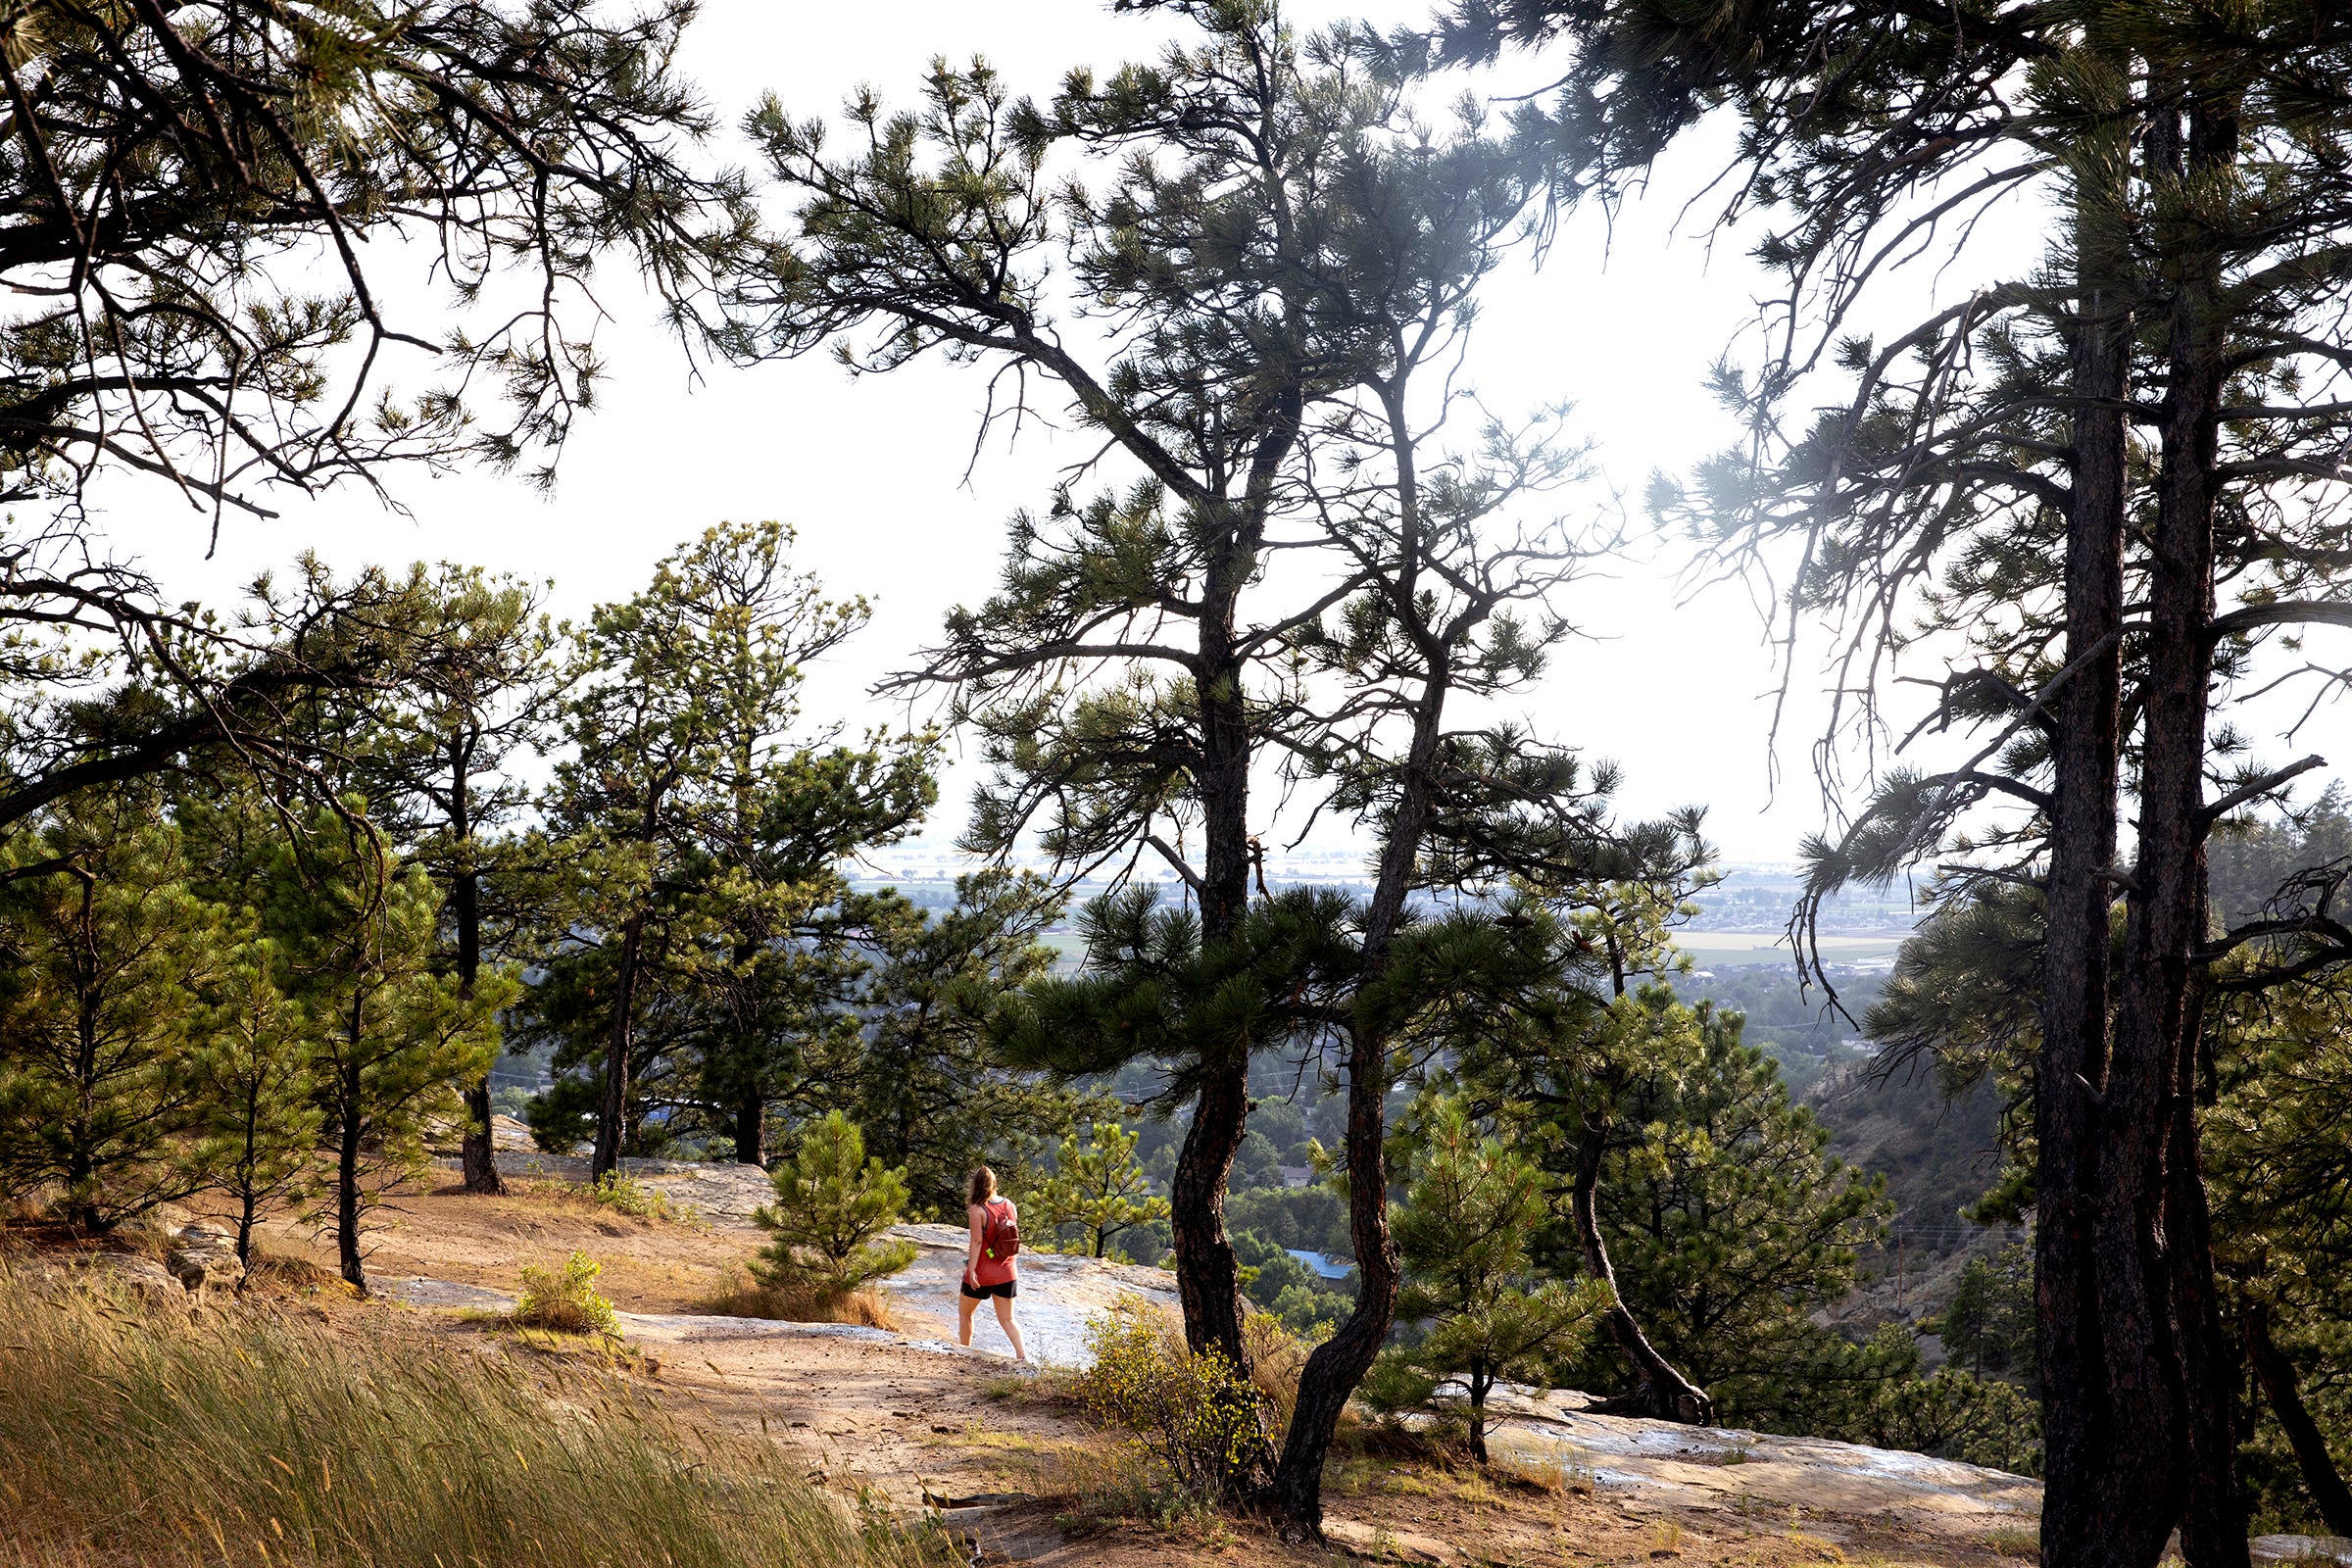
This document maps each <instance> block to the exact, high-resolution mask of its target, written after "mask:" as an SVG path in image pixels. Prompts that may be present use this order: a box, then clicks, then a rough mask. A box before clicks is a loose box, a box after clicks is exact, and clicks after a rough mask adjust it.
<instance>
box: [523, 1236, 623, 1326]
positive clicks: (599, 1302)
mask: <svg viewBox="0 0 2352 1568" xmlns="http://www.w3.org/2000/svg"><path fill="white" fill-rule="evenodd" d="M604 1271H605V1266H604V1265H603V1264H602V1263H599V1262H598V1261H597V1260H596V1259H595V1258H593V1257H590V1256H589V1255H588V1254H587V1253H586V1252H574V1253H572V1254H571V1256H570V1257H568V1258H566V1259H565V1260H564V1266H563V1267H562V1268H561V1269H548V1268H541V1267H539V1266H538V1265H537V1264H533V1263H525V1264H524V1265H523V1267H522V1295H521V1297H520V1298H519V1299H516V1301H515V1313H514V1321H515V1325H516V1326H517V1327H520V1328H526V1329H552V1330H554V1331H555V1332H556V1333H558V1334H612V1335H616V1334H618V1333H619V1332H620V1327H619V1325H618V1324H617V1323H615V1322H614V1321H613V1303H612V1302H611V1301H608V1300H606V1299H604V1298H603V1297H602V1296H599V1295H598V1294H597V1293H596V1277H597V1276H598V1275H599V1274H602V1273H603V1272H604Z"/></svg>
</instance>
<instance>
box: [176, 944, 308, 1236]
mask: <svg viewBox="0 0 2352 1568" xmlns="http://www.w3.org/2000/svg"><path fill="white" fill-rule="evenodd" d="M282 961H283V960H282V956H281V955H280V953H279V950H278V945H277V944H276V943H274V942H272V941H270V939H269V938H268V937H257V938H255V939H254V940H252V941H250V942H245V943H241V944H239V945H238V946H237V947H236V948H235V949H234V950H233V951H232V952H231V953H230V955H229V957H228V961H227V962H226V963H225V964H224V965H223V966H222V968H221V974H220V975H219V977H218V979H217V981H216V983H215V985H214V987H213V995H212V998H211V1005H210V1006H209V1007H208V1008H207V1011H206V1018H205V1029H204V1032H203V1036H202V1039H201V1040H200V1041H199V1043H198V1044H197V1046H196V1048H195V1049H194V1050H193V1051H192V1052H191V1053H190V1054H189V1061H188V1074H189V1077H190V1079H191V1081H192V1082H193V1083H194V1084H195V1085H196V1086H197V1091H198V1100H199V1103H201V1104H202V1105H203V1107H204V1124H203V1138H202V1139H201V1141H200V1142H199V1143H198V1144H197V1146H196V1149H195V1152H194V1154H193V1156H192V1157H193V1160H194V1163H195V1165H196V1167H197V1168H198V1169H200V1170H202V1171H203V1172H204V1173H205V1174H206V1176H207V1177H208V1178H209V1179H210V1180H211V1182H212V1185H213V1186H214V1188H215V1189H217V1190H218V1191H220V1192H221V1193H224V1194H226V1195H227V1196H228V1198H229V1199H230V1201H233V1202H234V1203H235V1204H236V1205H237V1258H238V1261H240V1262H242V1263H245V1264H246V1265H248V1266H251V1264H252V1262H253V1227H254V1222H255V1221H256V1220H258V1219H260V1218H261V1216H262V1214H263V1212H264V1211H265V1210H267V1209H268V1208H269V1207H270V1204H272V1203H274V1202H277V1201H281V1200H283V1199H284V1198H286V1197H287V1195H288V1194H290V1193H291V1192H293V1191H294V1189H295V1188H296V1187H297V1186H298V1185H299V1184H300V1183H301V1181H302V1178H303V1176H304V1174H305V1173H306V1172H307V1171H308V1170H309V1169H310V1168H311V1162H312V1158H313V1154H314V1152H315V1150H316V1149H317V1147H318V1143H319V1128H320V1126H321V1124H322V1122H323V1120H324V1112H323V1111H322V1110H321V1108H320V1105H319V1092H320V1087H321V1086H320V1085H319V1079H318V1077H317V1075H316V1074H315V1073H314V1072H313V1070H312V1068H313V1056H312V1052H311V1048H310V1042H309V1038H308V1033H307V1031H308V1029H309V1024H310V1020H309V1015H308V1014H307V1013H306V1012H305V1011H304V1010H303V1007H302V1005H301V1004H299V1003H298V1002H296V1001H294V1000H293V999H292V998H290V997H288V996H287V995H286V994H285V993H284V992H283V991H281V990H279V989H278V984H277V981H278V973H279V969H280V966H281V964H282Z"/></svg>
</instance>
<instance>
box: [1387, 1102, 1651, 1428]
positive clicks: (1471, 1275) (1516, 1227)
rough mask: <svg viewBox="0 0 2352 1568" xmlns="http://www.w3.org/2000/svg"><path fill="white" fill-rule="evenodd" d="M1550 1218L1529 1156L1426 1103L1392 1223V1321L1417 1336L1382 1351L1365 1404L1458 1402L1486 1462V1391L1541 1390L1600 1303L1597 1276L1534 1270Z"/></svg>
mask: <svg viewBox="0 0 2352 1568" xmlns="http://www.w3.org/2000/svg"><path fill="white" fill-rule="evenodd" d="M1549 1217H1550V1216H1549V1212H1548V1205H1547V1204H1546V1203H1545V1201H1544V1182H1543V1176H1542V1173H1541V1172H1540V1171H1538V1169H1537V1168H1536V1165H1535V1163H1534V1162H1533V1161H1532V1160H1530V1159H1527V1158H1526V1157H1524V1156H1522V1155H1520V1154H1518V1153H1515V1152H1512V1151H1511V1150H1509V1149H1508V1148H1506V1147H1505V1146H1504V1145H1503V1144H1502V1142H1501V1141H1500V1140H1498V1139H1495V1138H1488V1137H1482V1136H1481V1132H1480V1129H1479V1128H1478V1127H1477V1125H1476V1124H1474V1123H1473V1122H1472V1121H1471V1119H1470V1115H1469V1112H1468V1110H1467V1109H1466V1108H1465V1107H1464V1106H1463V1104H1462V1103H1461V1102H1460V1101H1458V1100H1441V1101H1438V1102H1437V1103H1435V1104H1433V1105H1431V1106H1430V1107H1429V1114H1428V1117H1427V1121H1426V1139H1425V1146H1424V1149H1423V1152H1422V1154H1421V1157H1420V1158H1419V1159H1418V1160H1417V1161H1416V1162H1415V1169H1414V1172H1413V1179H1412V1184H1411V1186H1410V1187H1409V1188H1408V1189H1407V1193H1406V1197H1405V1201H1404V1206H1403V1207H1402V1208H1401V1209H1399V1210H1398V1211H1397V1217H1396V1222H1395V1224H1396V1237H1397V1250H1398V1252H1399V1253H1400V1254H1401V1256H1402V1259H1403V1262H1404V1269H1405V1284H1404V1288H1403V1290H1402V1291H1401V1292H1400V1293H1399V1294H1398V1297H1397V1317H1398V1320H1399V1321H1401V1322H1406V1323H1412V1322H1419V1323H1422V1324H1423V1325H1425V1332H1424V1333H1423V1334H1422V1336H1421V1338H1420V1340H1419V1342H1418V1343H1417V1344H1413V1345H1410V1346H1404V1347H1399V1348H1396V1349H1392V1350H1389V1351H1387V1352H1384V1354H1383V1356H1382V1358H1381V1361H1380V1363H1379V1364H1378V1365H1377V1366H1376V1367H1375V1369H1374V1372H1373V1374H1372V1376H1371V1377H1369V1378H1368V1379H1367V1380H1366V1382H1365V1385H1364V1392H1365V1397H1366V1398H1367V1399H1368V1400H1369V1401H1371V1402H1372V1403H1373V1404H1374V1405H1375V1406H1376V1407H1386V1408H1389V1409H1404V1408H1410V1407H1430V1406H1435V1405H1451V1404H1455V1403H1456V1402H1457V1400H1458V1403H1459V1407H1460V1408H1461V1409H1462V1410H1463V1412H1464V1414H1465V1415H1466V1417H1467V1419H1468V1423H1469V1428H1470V1452H1471V1454H1472V1456H1473V1457H1475V1458H1476V1459H1477V1460H1478V1461H1479V1462H1480V1463H1481V1464H1483V1463H1485V1462H1486V1458H1487V1397H1488V1396H1489V1395H1490V1394H1492V1393H1493V1392H1494V1390H1495V1385H1496V1384H1497V1383H1500V1382H1504V1381H1510V1382H1518V1383H1530V1384H1536V1385H1538V1386H1544V1385H1546V1384H1547V1383H1548V1380H1549V1377H1550V1369H1551V1368H1552V1366H1554V1365H1555V1364H1557V1363H1558V1362H1559V1361H1561V1360H1563V1359H1564V1358H1566V1357H1568V1356H1570V1355H1572V1354H1574V1353H1575V1352H1576V1350H1577V1349H1578V1348H1580V1347H1581V1346H1582V1345H1583V1343H1584V1341H1585V1339H1586V1337H1587V1336H1588V1335H1589V1334H1590V1333H1591V1330H1592V1327H1593V1319H1594V1318H1595V1317H1596V1316H1597V1314H1598V1313H1599V1312H1600V1311H1601V1310H1602V1309H1603V1308H1605V1307H1606V1306H1607V1304H1608V1290H1607V1287H1605V1286H1603V1285H1601V1284H1599V1283H1598V1282H1597V1281H1588V1282H1587V1283H1585V1284H1583V1285H1581V1286H1575V1287H1571V1286H1569V1285H1568V1284H1567V1283H1566V1282H1564V1281H1561V1280H1556V1279H1554V1280H1538V1279H1537V1278H1536V1277H1535V1267H1534V1263H1533V1261H1532V1258H1531V1256H1530V1248H1531V1244H1532V1243H1533V1241H1534V1239H1535V1236H1536V1233H1537V1231H1538V1230H1540V1229H1541V1228H1542V1227H1543V1225H1544V1222H1545V1221H1546V1220H1547V1219H1548V1218H1549ZM1457 1388H1458V1389H1459V1390H1460V1394H1459V1395H1458V1396H1457V1395H1455V1394H1453V1393H1452V1391H1453V1390H1454V1389H1457Z"/></svg>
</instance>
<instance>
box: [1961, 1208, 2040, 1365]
mask: <svg viewBox="0 0 2352 1568" xmlns="http://www.w3.org/2000/svg"><path fill="white" fill-rule="evenodd" d="M1939 1333H1940V1335H1941V1337H1942V1340H1943V1348H1944V1350H1945V1351H1946V1352H1947V1353H1948V1354H1949V1355H1950V1356H1951V1358H1952V1360H1953V1361H1954V1362H1955V1363H1962V1362H1964V1363H1966V1364H1967V1367H1968V1370H1969V1371H1970V1372H1972V1373H1974V1374H1975V1375H1977V1376H1978V1377H1983V1376H1985V1374H1987V1373H1990V1374H1991V1375H1993V1376H1994V1377H2007V1378H2013V1379H2015V1380H2016V1381H2018V1382H2020V1383H2028V1384H2030V1383H2032V1382H2033V1380H2034V1253H2033V1250H2032V1249H2031V1248H2029V1247H2027V1246H2026V1245H2025V1244H2024V1243H2022V1242H2021V1243H2018V1244H2016V1245H2014V1246H2010V1247H2004V1248H2002V1249H2001V1250H1999V1251H1998V1252H1995V1253H1994V1254H1992V1255H1991V1256H1990V1257H1972V1258H1970V1259H1969V1260H1968V1261H1967V1262H1966V1263H1965V1264H1963V1265H1962V1266H1961V1269H1960V1279H1959V1281H1958V1283H1956V1284H1955V1285H1954V1286H1953V1287H1952V1299H1951V1300H1950V1302H1949V1303H1947V1304H1946V1305H1945V1307H1944V1309H1943V1317H1942V1319H1941V1324H1940V1329H1939Z"/></svg>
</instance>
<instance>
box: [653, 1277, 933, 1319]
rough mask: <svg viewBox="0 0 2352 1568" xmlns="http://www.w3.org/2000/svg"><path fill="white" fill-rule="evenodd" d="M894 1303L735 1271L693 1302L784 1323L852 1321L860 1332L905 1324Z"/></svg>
mask: <svg viewBox="0 0 2352 1568" xmlns="http://www.w3.org/2000/svg"><path fill="white" fill-rule="evenodd" d="M894 1306H895V1303H894V1302H893V1301H892V1300H891V1299H890V1298H889V1297H888V1296H887V1295H885V1294H884V1293H883V1292H881V1291H879V1290H872V1289H867V1290H858V1291H831V1290H827V1289H825V1288H823V1287H821V1286H819V1285H814V1284H809V1283H803V1282H795V1283H769V1282H767V1281H763V1280H756V1279H753V1278H751V1277H750V1276H748V1275H746V1274H745V1273H744V1272H743V1271H742V1270H741V1269H739V1268H733V1267H730V1268H729V1269H728V1270H727V1271H726V1273H725V1274H724V1275H722V1276H721V1277H720V1279H719V1283H718V1289H716V1290H714V1291H712V1292H711V1294H710V1295H709V1296H706V1297H703V1298H702V1299H699V1300H697V1301H696V1302H695V1303H694V1310H696V1311H697V1312H708V1313H711V1314H712V1315H713V1316H717V1317H764V1318H772V1319H774V1320H776V1321H777V1322H780V1323H853V1324H856V1325H858V1327H860V1328H869V1329H887V1330H889V1331H890V1332H891V1333H893V1334H896V1333H898V1332H899V1330H900V1329H901V1328H902V1327H903V1326H904V1325H902V1324H901V1323H900V1321H899V1318H898V1314H897V1312H896V1311H895V1310H894Z"/></svg>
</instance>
